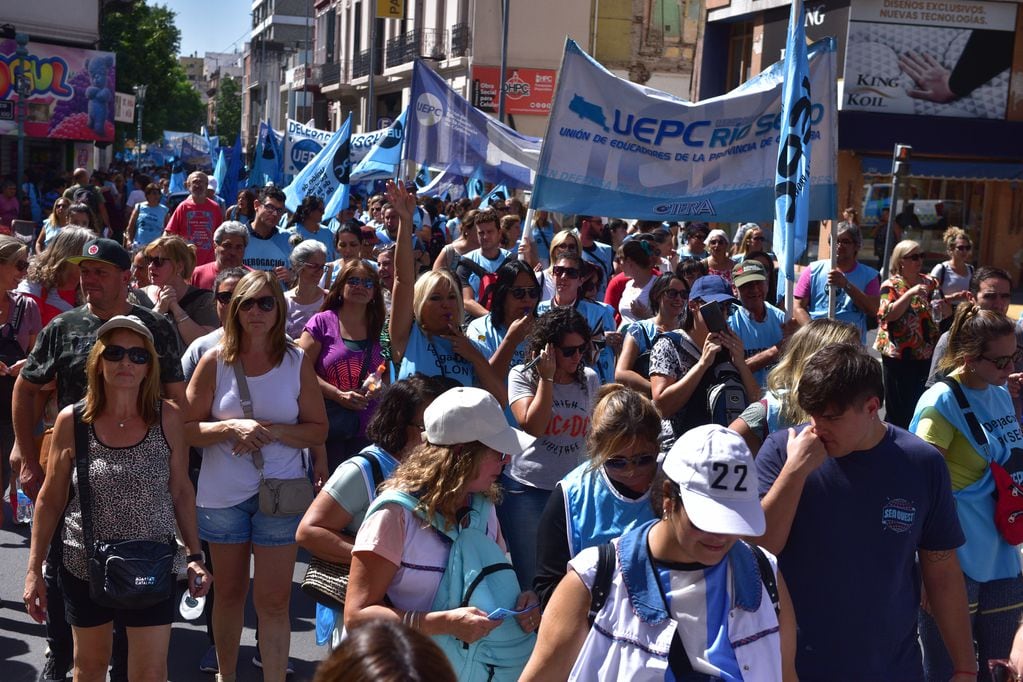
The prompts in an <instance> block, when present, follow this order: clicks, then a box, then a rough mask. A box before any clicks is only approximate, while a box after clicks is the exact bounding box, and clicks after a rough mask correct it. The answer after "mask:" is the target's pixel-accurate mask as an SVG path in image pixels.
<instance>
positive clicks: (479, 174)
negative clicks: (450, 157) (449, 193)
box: [465, 168, 486, 199]
mask: <svg viewBox="0 0 1023 682" xmlns="http://www.w3.org/2000/svg"><path fill="white" fill-rule="evenodd" d="M485 191H486V188H485V187H484V186H483V171H482V170H481V169H479V168H476V169H475V170H474V171H473V172H472V176H470V178H469V181H468V182H466V183H465V194H466V196H468V197H469V198H470V199H482V198H483V194H484V193H485Z"/></svg>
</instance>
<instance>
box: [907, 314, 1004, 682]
mask: <svg viewBox="0 0 1023 682" xmlns="http://www.w3.org/2000/svg"><path fill="white" fill-rule="evenodd" d="M1018 356H1019V349H1018V347H1017V346H1016V331H1015V324H1013V322H1012V320H1010V319H1009V318H1007V317H1006V316H1005V315H1003V314H1002V313H999V312H995V311H993V310H983V309H981V308H980V307H979V306H976V305H973V304H970V303H967V304H963V305H961V306H960V307H959V310H958V311H957V312H956V316H955V320H954V321H953V323H952V330H951V333H950V334H949V346H948V350H947V351H946V353H945V355H944V356H942V358H941V364H940V367H941V369H942V371H943V372H944V374H945V378H944V379H942V380H941V381H938V382H937V383H935V384H934V385H933V386H931V387H930V388H929V389H927V391H926V392H925V393H924V394H923V395H922V396H921V397H920V400H919V402H918V403H917V404H916V411H915V414H914V415H913V421H912V422H911V423H910V430H911V431H912V432H913V433H915V434H916V435H917V436H919V437H920V438H922V439H924V440H925V441H927V442H928V443H930V444H931V445H933V446H934V447H935V448H937V449H938V451H939V452H941V454H942V455H944V457H945V463H946V464H947V465H948V473H949V475H950V477H951V480H952V494H953V496H954V497H955V503H956V504H955V508H956V512H957V514H958V516H959V523H960V525H961V526H962V529H963V534H964V535H965V536H966V543H965V544H963V545H960V546H959V548H958V549H957V550H956V556H957V557H958V559H959V565H960V567H961V568H962V571H963V578H964V580H965V581H966V596H967V601H968V602H969V604H970V621H971V626H972V628H973V637H972V639H973V641H974V642H975V643H976V650H977V652H978V654H979V656H978V658H979V662H980V663H981V664H983V663H984V662H986V661H988V660H990V659H997V658H1007V657H1008V655H1009V650H1010V648H1011V647H1012V641H1013V635H1014V633H1015V631H1016V626H1017V625H1018V624H1019V621H1020V616H1021V615H1023V581H1021V580H1020V564H1019V548H1018V547H1017V546H1016V544H1017V543H1018V542H1019V538H1018V537H1013V536H1012V535H1011V533H1012V531H1008V530H1007V528H1011V526H1012V524H1013V522H1014V518H1013V512H1015V513H1018V512H1016V511H1015V510H1016V509H1018V507H1013V508H1011V509H1002V508H1001V507H1002V503H1003V502H1004V500H1005V498H1010V499H1011V498H1014V497H1016V495H1017V492H1016V491H1017V490H1018V487H1017V485H1018V484H1017V483H1014V482H1013V481H1019V477H1020V475H1021V474H1023V461H1021V459H1020V443H1021V441H1023V433H1021V431H1020V426H1019V422H1018V420H1017V415H1016V409H1015V407H1014V406H1013V404H1012V396H1011V395H1010V394H1009V390H1008V389H1007V387H1006V383H1007V382H1012V383H1016V384H1017V386H1018V382H1019V375H1016V376H1015V377H1013V372H1014V371H1015V370H1014V363H1015V360H1016V358H1017V357H1018ZM981 425H983V426H981ZM996 470H997V473H996ZM999 476H1002V477H1004V478H1003V479H1001V480H1000V479H999ZM999 522H1001V524H999ZM1000 525H1001V527H1000ZM920 625H921V627H920V639H921V641H922V643H923V650H924V670H925V672H926V673H927V679H929V680H938V679H951V678H952V677H953V665H952V661H951V658H950V656H949V654H948V650H947V649H946V647H945V644H944V643H943V642H942V638H941V635H940V633H939V631H938V628H937V627H936V625H935V621H934V619H933V618H932V617H931V615H930V614H929V613H928V612H927V610H926V603H925V606H924V608H923V609H921V616H920ZM971 650H972V649H971ZM955 667H960V668H961V667H962V663H959V664H958V665H957V666H955ZM974 669H976V668H974ZM956 674H958V672H957V673H956Z"/></svg>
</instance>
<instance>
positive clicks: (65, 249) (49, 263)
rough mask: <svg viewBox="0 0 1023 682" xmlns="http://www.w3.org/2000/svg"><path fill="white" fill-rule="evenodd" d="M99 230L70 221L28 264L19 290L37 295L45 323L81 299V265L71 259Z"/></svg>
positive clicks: (75, 304)
mask: <svg viewBox="0 0 1023 682" xmlns="http://www.w3.org/2000/svg"><path fill="white" fill-rule="evenodd" d="M95 238H96V233H95V232H93V231H92V230H90V229H88V228H85V227H76V226H73V225H69V226H67V227H64V228H61V230H60V233H59V234H58V235H57V236H56V237H54V239H53V241H52V242H50V246H49V248H48V249H46V251H43V252H42V253H41V254H39V256H38V257H36V258H35V260H33V261H32V264H31V265H30V266H29V268H28V276H27V277H25V279H23V280H21V283H20V284H19V285H18V291H19V292H21V293H23V294H27V295H28V296H29V297H30V298H33V299H35V302H36V303H37V304H38V305H39V313H40V314H41V316H42V322H43V326H44V327H45V326H46V325H47V324H48V323H49V321H50V320H52V319H53V318H55V317H56V316H57V315H60V314H61V313H63V312H67V311H68V310H71V309H72V308H74V307H76V306H77V305H79V304H80V303H82V300H81V297H80V296H79V290H78V266H77V265H76V264H74V263H72V262H70V261H69V260H68V258H71V257H73V256H81V255H82V248H83V247H84V246H85V243H86V242H88V241H89V240H91V239H95Z"/></svg>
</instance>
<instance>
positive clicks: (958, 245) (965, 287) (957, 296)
mask: <svg viewBox="0 0 1023 682" xmlns="http://www.w3.org/2000/svg"><path fill="white" fill-rule="evenodd" d="M941 240H942V241H943V242H944V243H945V252H946V253H947V254H948V260H945V261H942V262H940V263H938V264H937V265H935V266H934V268H933V269H932V270H931V277H933V278H934V279H936V280H938V286H939V287H940V289H941V293H942V297H943V298H944V300H945V303H948V304H949V305H950V306H952V308H953V309H954V308H955V307H956V306H958V305H959V304H960V303H963V302H964V301H969V300H970V281H971V280H972V279H973V266H972V265H970V263H969V262H968V260H969V258H970V256H971V255H972V254H973V241H972V240H971V239H970V235H969V234H967V232H966V230H964V229H963V228H961V227H955V226H952V227H949V228H948V229H947V230H945V234H943V235H942V237H941ZM953 312H954V310H953ZM953 317H954V314H953V315H947V316H945V317H943V318H942V320H941V322H940V323H939V328H940V330H941V331H943V332H945V331H948V329H949V328H950V327H951V326H952V319H953Z"/></svg>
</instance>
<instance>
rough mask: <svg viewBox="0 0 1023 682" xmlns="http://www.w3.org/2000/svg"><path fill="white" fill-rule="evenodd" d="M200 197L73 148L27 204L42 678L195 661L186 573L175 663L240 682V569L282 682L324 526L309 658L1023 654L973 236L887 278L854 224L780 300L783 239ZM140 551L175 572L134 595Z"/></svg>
mask: <svg viewBox="0 0 1023 682" xmlns="http://www.w3.org/2000/svg"><path fill="white" fill-rule="evenodd" d="M185 186H186V188H187V190H186V194H187V195H183V196H181V197H178V199H179V201H177V202H169V201H168V196H167V193H166V187H164V186H161V184H160V182H159V180H157V181H156V182H154V181H153V180H152V179H151V178H147V177H144V176H142V175H141V174H135V175H134V176H132V177H131V178H129V179H128V180H127V181H126V180H125V177H124V176H123V175H120V174H116V175H113V176H112V177H110V178H109V179H107V178H106V177H104V176H103V175H90V174H89V173H88V172H87V171H85V170H84V169H78V170H76V172H75V173H74V174H73V177H71V178H68V183H67V186H66V187H64V186H60V185H55V186H54V187H53V188H46V189H47V190H48V191H47V192H42V193H39V192H37V195H39V196H41V197H42V201H43V202H44V203H45V202H46V201H47V200H48V198H49V199H52V201H49V205H50V206H52V208H50V209H49V210H48V211H47V210H42V211H40V212H39V214H38V215H36V216H35V217H34V218H31V217H30V216H26V217H29V218H30V220H32V221H33V222H34V224H35V226H36V227H35V231H34V232H33V233H32V234H28V235H23V234H21V232H20V231H17V230H13V229H7V230H5V229H4V228H5V227H6V226H0V230H2V231H8V232H11V235H10V236H0V287H2V295H0V389H2V395H3V396H4V401H5V402H6V403H7V409H5V410H0V414H5V415H10V418H9V419H8V420H4V421H3V423H0V449H2V451H3V455H4V462H3V464H4V466H3V470H2V472H3V473H2V475H3V478H2V479H0V485H2V487H3V489H4V490H5V491H7V490H8V489H10V490H11V491H12V492H15V489H18V490H21V491H23V492H24V493H26V494H27V495H28V496H29V497H30V498H32V499H34V500H35V501H36V506H35V523H34V525H33V528H32V542H31V552H30V559H29V565H28V571H27V577H26V580H25V592H24V597H25V605H26V608H27V609H28V611H29V613H30V615H31V616H32V617H33V618H34V619H36V620H37V621H39V622H45V627H46V635H47V640H48V645H49V646H48V653H47V658H46V661H45V666H44V669H43V673H42V678H41V679H44V680H64V679H68V678H69V677H70V676H71V675H73V676H74V679H76V680H99V679H104V678H105V676H106V675H107V674H108V668H109V674H110V676H111V678H112V679H114V680H132V681H133V682H134V681H135V680H165V679H167V658H168V652H169V649H170V648H171V647H170V629H171V624H172V623H173V622H174V620H175V617H176V611H177V608H176V604H177V599H178V598H179V597H180V596H181V593H182V591H183V590H184V591H187V593H188V594H187V595H186V596H188V597H191V598H194V599H198V598H200V597H208V601H207V603H206V608H205V618H206V624H207V631H208V633H209V645H208V647H207V648H206V649H204V650H199V651H194V652H181V651H174V654H175V656H194V659H195V665H196V666H197V667H198V669H199V670H201V671H203V672H205V673H212V674H215V675H216V679H217V681H218V682H220V681H224V682H233V681H234V680H235V679H237V678H238V666H239V644H240V638H241V633H242V628H243V623H244V609H245V604H246V600H247V599H248V597H249V594H250V593H251V596H252V600H253V604H254V607H255V613H256V616H257V620H258V625H257V639H258V654H257V657H256V660H255V661H254V662H255V663H257V664H258V665H259V666H260V667H261V668H262V671H263V677H264V679H267V680H278V681H279V680H284V679H285V677H286V676H287V675H288V674H289V673H290V671H291V663H290V662H289V646H290V640H291V625H290V622H291V621H290V619H291V614H292V610H293V605H292V603H291V601H292V600H291V595H292V575H293V571H294V566H295V564H296V562H297V561H299V560H300V556H299V550H300V549H302V550H304V551H305V552H308V554H309V559H310V561H309V563H310V568H309V573H308V574H307V575H306V578H305V580H303V591H304V592H306V593H307V594H308V595H310V596H311V597H312V598H313V599H314V600H315V601H316V609H317V639H318V641H319V642H320V643H321V644H324V645H327V646H329V648H330V649H331V650H332V653H331V654H330V655H329V657H328V658H327V660H326V661H325V662H324V663H323V665H322V666H321V668H320V670H319V671H318V673H317V678H316V679H317V680H341V679H369V678H367V677H357V676H353V675H356V673H355V672H354V671H355V670H356V669H359V670H362V671H363V672H362V673H359V674H363V675H370V676H371V677H373V678H374V679H404V678H410V675H408V674H406V673H403V672H402V670H410V669H412V668H416V669H417V670H419V671H420V672H419V673H418V674H421V675H426V677H422V678H421V679H437V680H445V679H459V680H475V679H496V680H514V679H525V680H564V679H579V680H593V679H600V680H617V679H637V680H639V679H678V680H683V679H687V680H688V679H726V680H740V679H741V680H781V679H784V680H794V679H797V678H799V679H804V680H839V679H841V680H846V679H847V680H928V681H931V680H941V681H942V682H944V681H946V680H950V679H951V680H957V681H958V680H975V679H978V676H979V675H983V674H986V669H987V667H988V665H989V661H995V662H994V663H992V665H993V666H994V667H995V668H997V669H998V670H1001V671H1002V672H1003V673H1004V674H1007V675H1009V677H1006V678H1004V679H1013V677H1012V675H1017V671H1019V672H1023V670H1021V669H1020V668H1019V667H1018V666H1019V664H1020V662H1021V661H1023V636H1021V637H1020V638H1017V639H1020V640H1021V641H1020V643H1017V644H1015V645H1014V637H1015V635H1016V629H1017V626H1018V625H1019V623H1020V616H1021V615H1023V580H1021V575H1020V553H1019V548H1018V547H1017V545H1019V544H1020V543H1023V533H1019V535H1017V532H1016V531H1015V530H1014V527H1013V525H1012V523H1013V521H1014V520H1015V515H1020V514H1023V502H1015V501H1014V500H1013V498H1017V497H1018V498H1020V499H1023V432H1021V430H1020V427H1019V418H1020V400H1019V395H1020V385H1021V383H1023V371H1021V370H1023V356H1021V351H1023V327H1021V326H1020V324H1019V323H1018V322H1016V321H1014V320H1010V319H1009V318H1008V317H1007V312H1008V306H1009V298H1010V288H1011V283H1012V279H1011V277H1010V275H1009V274H1008V273H1006V272H1005V271H1003V270H1000V269H998V268H993V267H990V266H986V265H984V264H982V263H976V261H975V260H974V259H972V258H971V255H972V251H971V249H972V241H971V239H970V235H969V233H968V232H967V231H965V230H962V229H960V228H956V227H954V228H949V229H948V231H947V233H946V234H945V237H944V244H945V246H946V248H947V259H946V258H945V256H944V255H943V256H942V258H941V262H938V263H936V264H935V265H934V267H933V269H932V270H930V274H928V270H927V269H926V267H925V259H926V258H928V257H929V256H928V254H926V253H925V252H924V250H923V248H922V247H921V245H920V244H919V243H918V242H916V241H912V240H910V239H903V240H901V241H899V242H898V243H896V244H895V245H894V249H893V250H892V251H891V254H890V258H888V268H887V272H888V277H887V279H885V280H884V281H882V280H881V277H880V275H879V274H878V270H877V269H875V268H874V267H871V265H870V264H868V263H867V262H866V259H865V255H864V254H861V248H862V246H863V235H862V233H861V230H860V228H859V226H858V225H857V224H856V223H855V222H854V220H855V214H854V213H853V214H851V215H849V214H847V216H846V218H847V219H846V220H843V221H842V222H837V221H836V222H835V224H834V225H833V231H834V247H835V249H836V258H835V260H834V263H832V261H831V260H819V261H814V262H812V263H810V264H809V265H808V266H806V267H804V268H802V269H801V272H800V274H799V277H798V281H797V282H795V283H794V285H793V290H794V291H793V293H794V300H795V303H794V308H793V311H792V315H791V316H788V315H786V314H785V313H784V312H783V311H782V310H781V304H780V301H779V296H778V291H779V282H778V276H777V262H776V260H775V258H774V254H773V253H772V252H771V238H772V237H771V234H770V230H769V229H768V228H767V226H765V225H758V224H756V223H746V224H743V225H741V226H739V229H737V230H733V229H732V228H731V227H729V226H727V225H715V226H711V225H708V224H705V223H699V222H690V223H686V224H683V225H679V224H677V223H660V222H654V221H644V220H638V221H627V220H619V219H609V220H606V221H605V220H604V219H603V218H601V217H598V216H587V215H580V216H557V215H552V214H548V213H547V212H545V211H536V212H530V213H527V211H526V210H525V207H524V206H523V204H522V202H521V201H520V200H519V199H517V198H516V197H508V198H502V199H500V200H495V201H492V202H491V205H489V206H480V205H479V203H480V202H479V200H475V201H473V200H468V199H462V200H458V201H452V202H442V201H439V200H437V199H435V198H432V197H419V196H417V194H416V188H415V186H414V185H408V186H406V185H405V184H403V183H400V182H397V183H395V182H389V183H387V186H386V190H385V191H383V192H381V193H380V194H375V195H372V196H369V197H366V198H365V200H363V199H362V198H360V197H357V196H354V195H353V198H352V200H351V203H350V205H349V206H348V207H346V208H345V209H344V210H342V211H341V212H340V213H339V214H338V215H336V216H326V215H324V212H323V202H322V201H320V200H318V199H315V198H307V199H306V200H305V201H302V202H301V205H300V206H298V207H297V210H296V211H294V212H290V211H288V210H287V208H286V206H285V201H286V199H285V196H284V194H283V192H282V191H281V190H279V189H277V188H276V187H273V186H267V187H265V188H255V189H244V190H242V191H240V192H239V193H238V196H237V197H231V198H226V199H227V200H226V201H225V200H224V199H221V198H220V197H218V196H217V195H216V187H215V184H211V183H210V178H209V177H208V176H206V175H205V174H204V173H202V172H199V171H197V172H194V173H192V174H191V175H189V176H188V178H187V181H186V183H185ZM51 189H52V190H53V191H52V192H50V191H49V190H51ZM50 194H53V195H54V196H52V197H50ZM228 205H229V206H228ZM225 208H226V210H225ZM26 210H27V209H26ZM22 213H25V211H23V212H22ZM559 219H560V222H559ZM527 221H528V222H527ZM730 233H733V234H731V235H730ZM831 294H834V296H835V299H836V300H835V304H836V305H835V312H834V314H833V315H831V316H829V313H828V299H829V295H831ZM874 328H876V329H877V333H876V336H875V337H874V341H873V350H874V351H875V354H874V355H871V353H870V352H868V348H867V347H866V346H865V343H866V342H867V339H868V336H867V332H868V330H870V329H874ZM878 356H879V358H878ZM15 499H17V496H12V500H15ZM4 513H5V510H4V508H3V507H0V519H2V518H3V517H2V515H3V514H4ZM9 515H10V517H11V518H10V519H8V520H9V521H10V522H14V521H15V519H16V518H23V515H22V516H19V514H18V512H17V510H16V509H11V511H10V513H9ZM168 538H171V539H170V540H168ZM124 541H137V542H138V543H144V544H145V546H146V547H147V548H148V549H146V550H145V551H147V552H154V551H156V550H155V549H153V548H159V547H161V546H163V547H164V548H165V549H166V548H167V547H168V546H169V547H170V549H169V551H167V552H166V553H167V557H166V559H167V563H166V570H164V573H168V572H169V573H172V574H174V575H177V576H178V577H179V578H180V579H181V580H182V581H183V584H182V585H179V586H178V587H177V591H175V590H170V591H167V592H161V593H159V594H158V595H157V597H153V598H152V599H155V601H153V600H148V601H145V606H144V608H140V605H141V604H143V601H144V597H143V596H141V594H140V590H138V586H139V583H138V581H137V580H136V584H135V586H133V587H131V588H124V589H125V590H126V591H125V592H118V589H119V588H117V586H116V585H114V584H113V579H112V578H110V577H109V576H111V575H113V571H115V568H112V567H111V566H110V565H109V562H107V564H103V563H102V561H100V559H101V557H103V556H107V554H108V553H110V552H113V551H115V550H117V549H118V548H121V547H122V543H123V542H124ZM125 551H127V550H125ZM133 551H135V550H133ZM138 551H142V550H138ZM157 553H159V552H157ZM146 558H147V559H148V558H150V557H149V555H147V556H146ZM161 565H162V564H161ZM161 570H163V569H161ZM104 576H106V579H104ZM160 578H161V576H157V579H155V580H154V582H155V583H156V584H157V586H158V585H159V583H161V582H162V581H161V579H160ZM172 582H173V581H172ZM143 583H146V581H145V580H143ZM143 587H145V588H147V589H148V587H149V585H148V583H146V584H145V585H143ZM307 587H308V589H307ZM153 589H156V588H155V587H154V588H153ZM144 591H145V590H142V592H144ZM147 594H148V593H147ZM303 598H305V597H304V596H303ZM145 599H148V597H145ZM133 600H134V601H133ZM395 652H399V653H400V656H398V657H395V656H393V654H394V653H395ZM997 659H1006V660H1005V661H1004V662H1002V663H998V662H997ZM1015 679H1019V677H1018V675H1017V676H1016V677H1015Z"/></svg>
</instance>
